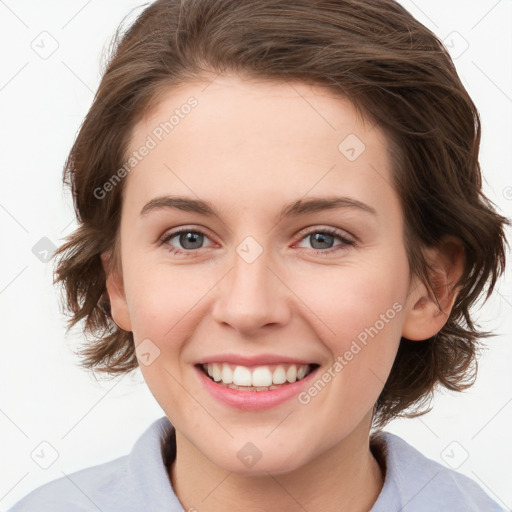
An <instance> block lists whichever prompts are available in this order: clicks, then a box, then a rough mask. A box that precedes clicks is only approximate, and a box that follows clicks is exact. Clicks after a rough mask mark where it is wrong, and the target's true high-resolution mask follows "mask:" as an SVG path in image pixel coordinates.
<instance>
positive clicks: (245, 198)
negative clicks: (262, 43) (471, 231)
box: [126, 76, 396, 209]
mask: <svg viewBox="0 0 512 512" xmlns="http://www.w3.org/2000/svg"><path fill="white" fill-rule="evenodd" d="M144 146H147V147H150V149H149V150H146V151H144V153H145V156H144V157H143V158H141V159H140V161H138V163H137V165H136V166H135V167H134V169H133V171H132V172H130V175H129V176H128V183H127V184H126V186H127V191H126V195H129V196H130V197H131V198H132V200H133V201H135V202H136V203H138V204H139V205H140V206H141V207H142V205H141V204H140V203H142V202H143V201H145V200H148V199H151V198H154V197H157V196H161V195H163V194H164V193H172V194H178V195H183V194H186V195H191V196H199V197H201V198H204V199H207V200H212V201H214V202H215V201H217V200H218V201H220V202H221V203H222V204H223V206H225V207H226V208H227V209H229V208H230V207H231V206H233V207H234V204H235V203H236V204H237V206H238V207H243V208H245V209H250V208H252V207H259V208H261V204H262V201H264V202H265V204H266V205H267V206H269V207H270V206H272V203H273V202H275V206H276V208H277V207H278V205H279V208H280V207H281V206H282V203H283V202H289V201H291V200H293V199H296V198H297V197H303V196H305V195H309V196H315V195H322V196H325V195H326V194H328V195H340V194H343V195H346V193H350V194H352V195H355V196H358V199H361V200H364V201H365V202H370V203H374V204H378V203H379V202H380V203H382V202H383V201H390V200H391V201H396V194H395V193H394V191H393V190H392V188H391V187H390V182H391V169H390V161H389V157H388V151H387V147H388V145H387V140H386V137H385V136H384V134H383V132H382V131H381V130H380V129H379V128H378V127H376V126H374V125H372V124H371V123H370V122H369V121H368V120H365V119H363V118H361V117H360V116H359V114H358V112H357V110H356V109H355V108H354V106H353V105H352V104H351V102H350V101H349V100H348V99H346V98H343V97H341V96H338V95H334V94H333V92H332V91H329V90H327V89H326V88H323V87H320V86H315V85H310V84H306V83H302V82H296V81H295V82H292V81H290V82H270V81H257V80H245V79H241V78H238V77H234V76H221V77H217V78H215V79H214V80H213V81H212V82H197V83H187V84H183V85H180V86H179V87H177V88H173V89H170V90H169V91H167V92H166V93H165V94H164V95H162V96H161V97H160V99H159V102H158V103H157V104H156V105H155V106H154V107H153V108H152V110H150V111H149V113H148V115H146V116H145V118H144V119H142V120H141V121H140V122H139V123H137V125H136V126H135V127H134V129H133V132H132V136H131V140H130V144H129V154H132V153H133V152H139V153H140V151H139V150H140V149H142V148H143V147H144ZM226 202H227V203H230V202H231V204H226Z"/></svg>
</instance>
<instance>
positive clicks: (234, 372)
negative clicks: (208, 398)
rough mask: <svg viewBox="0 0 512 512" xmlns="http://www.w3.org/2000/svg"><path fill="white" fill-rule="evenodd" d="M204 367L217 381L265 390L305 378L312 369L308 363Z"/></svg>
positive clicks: (211, 365)
mask: <svg viewBox="0 0 512 512" xmlns="http://www.w3.org/2000/svg"><path fill="white" fill-rule="evenodd" d="M203 368H204V369H205V371H206V372H207V373H208V375H209V376H210V377H211V378H212V379H213V380H214V381H215V382H222V384H226V385H229V387H232V388H233V389H238V386H242V387H254V388H259V389H258V390H263V389H266V388H272V389H274V387H275V386H276V385H281V384H285V383H290V384H291V383H293V382H296V381H298V380H301V379H303V378H304V377H305V376H306V375H307V374H308V373H309V372H310V370H311V366H310V365H308V364H302V365H295V364H291V365H283V364H279V365H270V366H268V365H265V366H255V367H251V368H248V367H246V366H240V365H238V366H234V365H230V364H229V363H207V364H204V365H203Z"/></svg>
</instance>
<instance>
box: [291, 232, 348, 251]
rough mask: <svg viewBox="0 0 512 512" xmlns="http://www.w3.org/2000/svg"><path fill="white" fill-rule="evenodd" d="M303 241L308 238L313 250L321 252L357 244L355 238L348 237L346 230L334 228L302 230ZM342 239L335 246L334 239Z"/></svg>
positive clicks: (343, 248) (344, 248)
mask: <svg viewBox="0 0 512 512" xmlns="http://www.w3.org/2000/svg"><path fill="white" fill-rule="evenodd" d="M300 234H301V235H302V238H301V242H303V241H305V240H308V239H309V241H310V243H311V246H312V248H313V250H314V251H315V252H317V253H319V254H320V253H321V254H329V253H331V252H335V251H339V250H346V248H347V247H351V246H355V245H356V242H355V240H352V239H350V238H348V237H347V236H346V234H345V232H343V231H341V230H338V229H334V228H321V229H318V228H316V229H313V230H310V231H308V232H306V233H304V232H301V233H300ZM335 239H338V240H341V244H338V246H334V247H333V245H332V244H333V243H334V240H335Z"/></svg>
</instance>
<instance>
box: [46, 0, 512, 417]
mask: <svg viewBox="0 0 512 512" xmlns="http://www.w3.org/2000/svg"><path fill="white" fill-rule="evenodd" d="M223 73H235V74H238V75H241V76H247V77H254V78H261V79H269V80H275V81H281V82H282V81H287V80H300V81H303V82H308V83H312V84H316V85H321V86H325V87H328V88H329V89H330V90H332V91H333V92H334V93H337V94H339V95H340V96H343V97H346V98H348V99H349V100H350V101H351V102H352V103H353V104H354V106H355V107H356V108H357V110H358V111H359V112H360V113H362V115H363V116H364V117H365V118H366V119H370V120H371V121H372V122H374V123H376V124H377V125H378V126H379V127H380V128H381V129H382V130H384V132H385V133H386V135H387V136H388V140H389V142H390V146H391V147H392V148H394V151H393V159H392V160H393V161H392V164H393V186H394V187H395V189H396V191H397V193H398V195H399V197H400V199H401V204H402V208H403V214H404V222H405V227H404V243H405V247H406V250H407V256H408V260H409V266H410V270H411V275H412V274H414V275H417V276H419V277H421V279H422V280H423V282H424V283H426V284H427V285H428V286H430V279H431V276H432V269H431V268H430V267H429V266H428V264H427V261H426V260H425V256H424V252H423V249H424V248H427V247H435V246H436V245H437V244H439V243H440V241H441V240H442V238H443V237H445V236H447V235H451V236H454V237H456V238H457V239H459V240H460V241H461V242H462V243H463V246H464V252H465V266H464V271H463V274H462V276H461V278H460V279H459V281H458V282H457V283H456V286H458V287H459V293H458V295H457V298H456V301H455V303H454V306H453V309H452V311H451V314H450V315H449V318H448V320H447V322H446V324H445V325H444V327H443V328H442V330H441V331H440V332H439V333H438V334H437V335H435V336H433V337H432V338H430V339H427V340H424V341H409V340H406V339H404V338H402V339H401V341H400V346H399V350H398V354H397V357H396V360H395V362H394V365H393V368H392V370H391V374H390V376H389V378H388V380H387V382H386V384H385V386H384V389H383V391H382V393H381V395H380V397H379V399H378V401H377V403H376V404H375V408H374V425H384V424H385V423H386V422H387V421H389V420H390V419H392V418H394V417H396V416H399V415H406V416H413V415H418V414H421V413H423V412H425V411H424V410H421V409H422V408H423V409H424V406H425V405H426V404H427V403H428V402H429V400H430V398H431V396H432V393H433V390H434V388H435V386H436V385H437V384H441V385H443V386H445V387H447V388H449V389H451V390H459V391H460V390H462V389H465V388H466V387H468V386H469V385H471V384H472V383H473V381H474V377H475V375H476V355H477V352H478V351H477V349H478V342H479V341H480V339H481V338H484V337H487V336H491V334H490V333H488V332H481V331H479V330H478V329H477V328H476V327H475V324H474V322H473V320H472V318H471V315H470V306H471V305H472V304H473V303H474V302H475V301H476V300H477V299H478V298H479V297H480V296H481V295H482V294H483V292H484V288H485V286H486V285H488V288H487V293H486V295H485V299H487V298H488V297H489V295H490V293H491V292H492V290H493V288H494V285H495V282H496V280H497V278H498V277H499V275H500V274H501V273H502V272H503V270H504V266H505V245H506V240H505V236H504V227H505V225H506V224H509V221H508V219H506V218H504V217H502V216H500V215H499V214H498V213H497V212H496V211H495V209H494V205H493V204H492V203H491V202H490V201H489V200H488V198H486V196H485V195H484V194H483V192H482V183H481V174H480V166H479V162H478V152H479V145H480V121H479V115H478V111H477V109H476V107H475V105H474V104H473V102H472V100H471V98H470V97H469V95H468V93H467V91H466V90H465V88H464V86H463V85H462V83H461V81H460V79H459V77H458V75H457V72H456V70H455V67H454V65H453V62H452V60H451V58H450V56H449V54H448V53H447V51H446V49H445V47H444V46H443V44H442V43H441V41H440V40H439V39H438V38H437V37H436V36H435V35H434V34H433V33H432V32H431V31H430V30H428V29H427V28H426V27H424V26H423V25H422V24H421V23H419V22H418V21H417V20H416V19H415V18H414V17H413V16H412V15H411V14H410V13H409V12H407V11H406V10H405V9H404V8H403V7H401V6H400V5H399V4H397V3H396V2H395V1H393V0H375V1H373V2H368V1H366V0H330V1H329V0H314V1H313V0H279V1H276V0H187V1H186V2H184V1H180V0H157V1H155V2H154V3H152V4H151V5H150V6H149V7H147V8H146V9H145V10H144V11H143V12H142V14H141V15H140V16H139V17H138V19H137V20H136V21H135V23H134V24H133V25H132V26H131V27H130V28H129V29H128V30H127V31H126V32H125V33H124V34H122V35H121V32H120V30H118V32H117V33H116V37H115V44H114V47H113V52H112V55H111V57H110V60H109V63H108V66H107V68H106V71H105V73H104V76H103V78H102V81H101V84H100V86H99V89H98V92H97V94H96V97H95V99H94V102H93V104H92V106H91V108H90V110H89V112H88V114H87V116H86V118H85V120H84V123H83V125H82V127H81V129H80V131H79V134H78V136H77V138H76V141H75V143H74V145H73V148H72V149H71V152H70V154H69V157H68V159H67V161H66V166H65V170H64V180H65V182H66V183H68V184H70V186H71V190H72V194H73V200H74V205H75V211H76V215H77V218H78V222H79V226H78V228H77V230H76V231H75V232H74V233H73V234H72V235H71V236H70V237H69V238H68V239H67V241H66V243H65V244H64V245H62V246H61V247H60V249H59V250H58V252H57V254H58V258H59V259H58V264H57V267H56V277H55V281H56V282H59V283H61V285H63V290H64V293H65V304H66V307H67V310H68V311H69V313H70V315H71V318H70V320H69V327H71V326H73V325H75V324H76V323H77V322H79V321H84V333H85V335H86V336H87V337H88V341H87V343H86V346H85V347H84V349H83V350H82V351H81V352H80V355H81V358H82V366H83V367H84V368H88V369H91V370H93V371H98V372H107V373H111V374H116V373H124V372H129V371H131V370H133V369H134V368H136V367H137V366H138V362H137V358H136V354H135V347H134V342H133V334H132V333H131V332H126V331H123V330H122V329H120V328H119V327H118V326H117V325H116V324H115V323H114V322H113V321H112V319H111V317H110V314H109V306H108V297H107V295H106V287H105V280H106V275H105V272H104V270H103V268H102V263H101V259H100V255H101V253H103V252H104V251H112V249H113V247H114V243H115V241H116V239H117V236H118V229H119V223H120V212H121V203H122V190H123V182H120V183H119V184H117V186H115V187H114V188H113V190H112V191H110V192H109V193H108V194H106V196H105V197H104V198H98V197H97V194H95V193H94V191H95V190H97V189H98V187H101V186H102V185H103V184H104V183H106V182H107V181H108V180H109V179H110V178H111V177H112V175H113V174H114V173H115V172H116V170H118V169H120V168H121V167H122V165H123V163H124V162H125V161H126V156H127V149H128V143H129V140H130V134H131V130H132V129H133V127H134V125H135V124H136V123H137V121H138V120H140V119H141V117H142V116H143V114H144V113H145V112H147V111H148V110H149V109H150V108H151V107H152V106H154V105H155V104H156V102H157V101H158V99H159V97H161V94H163V93H165V92H166V91H168V90H169V89H171V88H172V87H176V86H178V85H180V84H184V83H187V82H188V81H192V80H197V79H201V78H204V77H205V76H207V75H209V76H212V74H213V75H214V74H223ZM430 288H431V287H430Z"/></svg>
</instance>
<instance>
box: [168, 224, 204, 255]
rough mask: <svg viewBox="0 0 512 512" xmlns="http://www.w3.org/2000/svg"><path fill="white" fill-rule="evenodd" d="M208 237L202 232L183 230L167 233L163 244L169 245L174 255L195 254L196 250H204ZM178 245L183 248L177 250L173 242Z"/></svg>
mask: <svg viewBox="0 0 512 512" xmlns="http://www.w3.org/2000/svg"><path fill="white" fill-rule="evenodd" d="M205 238H206V239H208V237H207V236H206V235H205V234H204V233H203V232H202V231H197V230H192V229H181V230H179V231H174V232H171V233H166V234H165V235H164V236H163V238H162V239H161V242H162V244H167V245H168V246H169V247H168V249H169V251H170V252H171V253H173V254H184V253H193V252H194V251H196V250H199V249H202V248H203V247H202V245H203V242H204V239H205ZM174 239H176V241H175V242H174V243H175V244H176V243H177V244H178V245H179V246H181V248H179V247H178V248H176V247H175V246H174V245H173V243H172V241H173V240H174Z"/></svg>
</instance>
